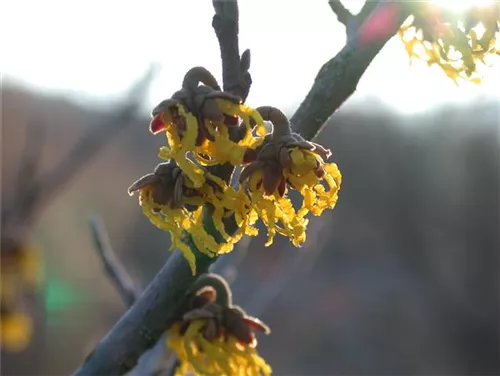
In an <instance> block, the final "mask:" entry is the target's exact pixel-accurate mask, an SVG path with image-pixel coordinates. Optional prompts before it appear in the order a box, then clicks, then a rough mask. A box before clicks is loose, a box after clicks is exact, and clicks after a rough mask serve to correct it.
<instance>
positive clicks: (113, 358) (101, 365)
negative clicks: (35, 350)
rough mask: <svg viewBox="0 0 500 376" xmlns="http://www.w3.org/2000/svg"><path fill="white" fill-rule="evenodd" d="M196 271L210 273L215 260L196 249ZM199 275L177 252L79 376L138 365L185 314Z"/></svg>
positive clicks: (116, 371) (114, 372) (122, 370)
mask: <svg viewBox="0 0 500 376" xmlns="http://www.w3.org/2000/svg"><path fill="white" fill-rule="evenodd" d="M193 251H194V252H195V254H196V268H197V270H198V273H199V274H203V273H206V272H207V271H208V267H209V265H210V264H211V263H212V262H213V261H215V258H210V257H208V256H206V255H203V254H201V253H200V252H198V251H197V250H196V248H194V246H193ZM197 278H198V276H193V275H192V274H191V269H190V268H189V265H188V263H187V262H186V260H185V258H184V256H183V255H182V253H180V252H179V251H175V252H174V253H173V254H172V256H170V257H169V259H168V261H167V263H166V264H165V265H164V266H163V268H162V269H161V270H160V271H159V273H158V274H157V275H156V277H155V278H154V279H153V281H152V282H151V283H150V284H149V286H148V287H147V288H146V290H145V291H144V293H143V294H142V295H141V296H140V297H139V299H138V300H137V302H136V303H135V304H134V305H133V306H132V307H131V308H130V309H129V310H128V311H127V312H126V313H125V314H124V315H123V316H122V317H121V319H120V320H119V321H118V322H117V323H116V324H115V326H114V327H113V328H112V329H111V330H110V331H109V333H108V334H107V335H106V336H105V337H104V338H103V339H102V340H101V342H100V343H99V344H98V345H97V347H96V348H95V349H94V351H92V353H91V354H90V355H89V356H87V358H86V359H85V360H84V362H83V364H82V366H81V367H80V368H79V369H78V370H77V371H76V372H75V375H78V376H82V375H92V376H94V375H107V376H112V375H123V374H125V373H126V372H128V371H129V370H131V369H132V368H133V367H135V365H136V364H137V361H138V359H139V357H140V356H141V354H142V353H143V352H145V351H146V350H148V349H149V348H151V347H152V346H153V345H155V344H156V342H157V341H158V339H159V338H160V337H161V336H162V335H163V333H164V332H165V331H166V330H167V329H168V328H169V327H170V326H171V325H172V324H173V323H174V321H175V319H176V318H177V316H178V314H179V312H181V311H182V308H183V304H184V299H185V294H186V291H188V290H189V288H190V286H191V285H192V284H193V283H194V282H195V281H196V279H197Z"/></svg>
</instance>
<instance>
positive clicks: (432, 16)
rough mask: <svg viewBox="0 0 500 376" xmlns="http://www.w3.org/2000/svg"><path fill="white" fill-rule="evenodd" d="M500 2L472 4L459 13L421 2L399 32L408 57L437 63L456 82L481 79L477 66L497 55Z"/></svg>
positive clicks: (486, 62) (485, 63)
mask: <svg viewBox="0 0 500 376" xmlns="http://www.w3.org/2000/svg"><path fill="white" fill-rule="evenodd" d="M499 25H500V3H498V2H493V1H492V2H491V3H489V4H487V5H476V6H471V7H470V8H469V9H467V10H466V11H465V12H462V13H458V12H454V11H451V10H448V9H446V8H444V7H440V6H439V4H438V3H432V2H424V3H422V4H421V6H420V7H419V8H418V11H417V12H416V13H415V14H414V15H413V16H412V17H410V19H409V20H408V21H407V22H406V23H405V24H404V25H403V26H402V27H401V29H400V30H399V32H398V34H399V36H400V38H401V40H402V41H403V43H404V45H405V48H406V51H407V52H408V55H409V57H410V59H412V58H417V59H420V60H423V61H425V62H427V64H428V65H429V66H431V65H437V66H439V67H441V69H442V70H443V71H444V72H445V73H446V75H447V76H448V77H450V78H451V79H452V80H453V81H455V82H456V83H457V82H458V81H457V80H458V79H459V78H460V79H465V80H468V81H471V82H473V83H480V82H481V72H480V69H479V68H480V66H488V65H489V62H488V59H491V58H492V57H493V56H495V55H497V58H498V55H499V54H500V44H499V40H498V31H499Z"/></svg>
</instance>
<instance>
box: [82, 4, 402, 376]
mask: <svg viewBox="0 0 500 376" xmlns="http://www.w3.org/2000/svg"><path fill="white" fill-rule="evenodd" d="M229 3H232V2H229ZM401 8H402V9H406V7H405V6H404V5H401ZM404 12H406V11H404ZM407 15H408V14H405V15H400V19H398V20H397V21H398V23H399V24H401V23H402V22H403V20H404V19H405V18H406V16H407ZM399 21H401V22H399ZM398 26H399V25H398ZM396 31H397V27H395V28H394V30H391V32H393V34H394V33H396ZM389 38H390V36H388V37H387V38H385V39H384V40H381V41H376V42H375V43H374V45H369V46H360V45H359V43H356V38H355V39H353V40H351V41H350V42H349V43H348V45H347V46H346V47H345V48H344V49H342V50H341V51H340V52H339V54H338V55H337V56H336V57H335V58H333V59H332V60H331V61H330V62H328V63H326V64H325V66H324V67H323V68H322V69H321V71H320V72H319V74H318V76H317V79H316V81H315V83H314V85H313V87H312V88H311V90H310V92H309V94H308V95H307V97H306V99H305V100H304V102H303V103H302V104H301V106H300V107H299V109H298V110H297V112H296V113H295V115H294V116H293V117H292V123H293V124H295V130H297V131H299V132H300V133H302V135H303V136H304V137H305V138H306V139H312V138H313V137H314V136H315V135H316V134H317V133H318V131H319V130H320V128H321V126H322V125H323V124H324V122H326V121H327V120H328V118H329V117H330V115H331V114H332V113H333V112H334V111H335V110H337V109H338V108H339V106H340V105H341V104H342V103H343V102H344V101H345V100H346V99H347V98H348V97H349V96H350V95H351V94H352V93H353V92H354V90H355V89H356V85H357V82H358V81H359V79H360V77H361V76H362V74H363V73H364V71H365V70H366V69H367V67H368V66H369V64H370V62H371V61H372V60H373V58H374V57H375V55H376V54H377V53H378V52H379V51H380V49H381V48H382V47H383V46H384V44H385V43H386V42H387V40H388V39H389ZM191 246H192V247H191V248H192V250H193V253H194V254H195V256H196V266H197V270H198V273H199V274H198V275H200V274H203V273H206V272H207V271H208V267H209V266H210V264H212V263H213V262H214V261H215V260H216V257H214V258H210V257H208V256H206V255H204V254H202V253H201V252H199V251H198V250H197V249H196V247H195V246H194V245H191ZM196 279H197V276H193V275H192V274H191V270H190V268H189V265H188V263H187V262H186V260H185V259H184V256H183V255H182V253H180V252H179V251H175V252H174V253H173V254H172V256H171V257H170V258H169V259H168V261H167V263H166V264H165V266H164V267H163V268H162V269H161V270H160V272H159V273H158V274H157V275H156V277H155V278H154V280H153V281H152V282H151V284H150V285H149V286H148V288H147V289H146V291H145V292H144V293H143V294H142V295H141V297H140V298H139V299H138V301H137V302H136V303H135V304H134V305H133V306H132V307H131V308H130V309H129V310H128V311H127V312H126V313H125V314H124V315H123V316H122V317H121V319H120V320H119V321H118V322H117V323H116V324H115V326H114V327H113V328H112V329H111V330H110V332H109V333H108V334H107V335H106V336H105V337H104V338H103V339H102V340H101V342H100V343H99V344H98V345H97V347H96V348H95V349H94V351H93V352H92V353H91V354H90V355H89V356H88V357H87V358H86V359H85V360H84V362H83V364H82V365H81V367H80V368H79V369H78V370H77V371H76V372H75V375H78V376H82V375H123V374H124V373H126V372H127V371H129V370H130V369H131V368H133V367H134V366H135V365H136V364H137V360H138V358H139V357H140V355H141V354H142V353H143V352H144V351H146V350H147V349H149V348H150V347H151V346H153V345H154V344H155V343H156V342H157V341H158V339H159V338H160V336H161V335H162V334H163V333H164V332H165V331H166V330H168V328H169V327H170V326H171V324H172V323H173V322H174V321H175V319H176V317H177V315H178V314H179V310H180V309H182V306H183V302H184V297H185V292H186V291H188V290H189V289H190V288H191V286H192V284H193V283H194V282H195V281H196Z"/></svg>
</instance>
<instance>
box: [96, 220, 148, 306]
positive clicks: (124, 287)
mask: <svg viewBox="0 0 500 376" xmlns="http://www.w3.org/2000/svg"><path fill="white" fill-rule="evenodd" d="M89 225H90V231H91V234H92V240H93V241H94V245H95V250H96V252H97V255H98V256H99V259H100V261H101V264H102V266H103V269H104V271H105V273H106V275H107V276H108V278H109V279H110V281H111V282H112V283H113V285H114V286H115V288H116V290H117V291H118V294H119V295H120V297H121V298H122V300H123V302H124V303H125V305H126V307H127V308H128V307H131V306H132V304H134V302H135V301H136V300H137V298H138V297H139V295H140V291H139V289H138V288H137V287H136V286H135V283H134V282H133V281H132V278H131V277H130V276H129V275H128V273H127V271H126V270H125V267H124V266H123V265H122V264H121V263H120V261H119V260H118V258H117V257H116V254H115V252H114V251H113V247H112V246H111V241H110V239H109V235H108V233H107V231H106V229H105V227H104V224H103V223H102V220H101V218H100V217H98V216H97V215H93V216H91V217H90V219H89Z"/></svg>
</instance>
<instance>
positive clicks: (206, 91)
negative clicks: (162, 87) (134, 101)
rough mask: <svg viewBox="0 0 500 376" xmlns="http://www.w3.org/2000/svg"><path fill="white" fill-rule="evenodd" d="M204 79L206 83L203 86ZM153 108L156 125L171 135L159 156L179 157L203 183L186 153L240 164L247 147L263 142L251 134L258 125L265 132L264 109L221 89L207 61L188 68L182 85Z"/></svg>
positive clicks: (210, 161)
mask: <svg viewBox="0 0 500 376" xmlns="http://www.w3.org/2000/svg"><path fill="white" fill-rule="evenodd" d="M200 82H202V83H203V84H204V85H200V86H198V84H199V83H200ZM152 114H153V120H152V121H151V124H150V129H151V131H152V132H153V133H158V132H160V131H165V132H166V135H167V140H168V147H165V148H163V149H162V151H161V153H160V157H161V158H164V159H176V160H177V161H178V163H179V167H181V169H182V170H183V171H184V172H185V173H186V174H187V175H188V176H189V177H190V178H191V180H193V182H194V183H195V184H198V185H201V184H202V179H201V178H200V177H199V176H200V175H201V174H202V173H201V171H200V169H199V168H196V165H195V164H194V163H193V162H192V161H190V160H189V159H187V158H186V153H188V152H192V153H193V154H194V158H195V159H197V160H198V162H199V163H201V164H202V165H206V166H207V165H213V164H222V163H227V162H229V163H231V164H233V165H239V164H241V162H242V160H243V155H244V153H245V150H246V149H248V148H255V147H257V146H258V145H259V144H260V143H261V142H262V137H260V138H259V137H257V138H256V137H254V135H253V134H252V129H253V127H254V126H255V125H256V126H257V135H259V134H262V133H263V128H264V125H263V121H262V118H261V117H260V115H259V113H258V112H257V111H255V110H254V109H252V108H250V107H248V106H246V105H244V104H242V103H241V100H240V98H238V97H235V96H234V95H232V94H230V93H227V92H222V91H220V87H219V85H218V84H217V81H216V80H215V78H214V77H213V76H212V74H211V73H210V72H209V71H207V70H206V69H205V68H202V67H195V68H192V69H191V70H189V71H188V72H187V73H186V76H185V78H184V82H183V88H182V90H180V91H177V92H176V93H174V95H173V96H172V98H170V99H167V100H165V101H163V102H161V103H160V104H159V105H158V106H156V107H155V109H154V110H153V112H152ZM240 119H241V121H242V124H241V125H240Z"/></svg>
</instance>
